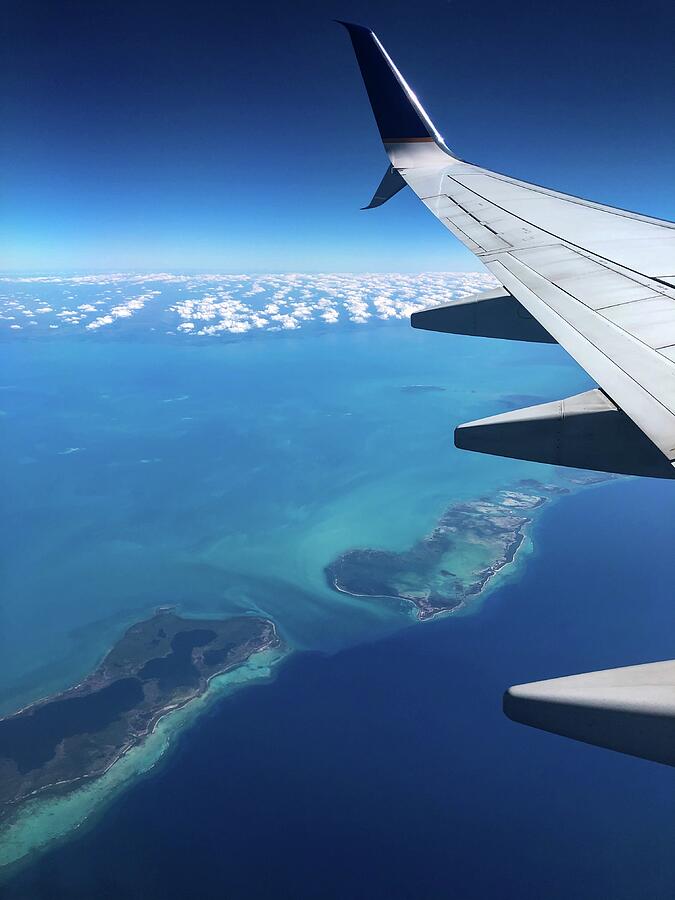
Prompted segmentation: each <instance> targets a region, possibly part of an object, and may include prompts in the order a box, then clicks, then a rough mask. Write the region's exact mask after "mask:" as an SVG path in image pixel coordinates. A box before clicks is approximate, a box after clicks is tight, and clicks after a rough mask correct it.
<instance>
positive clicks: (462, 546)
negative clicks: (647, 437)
mask: <svg viewBox="0 0 675 900" xmlns="http://www.w3.org/2000/svg"><path fill="white" fill-rule="evenodd" d="M582 477H583V476H582ZM568 492H569V491H568V489H567V488H566V487H561V486H558V485H555V484H543V483H540V482H538V481H535V480H534V479H525V480H522V481H520V482H518V483H517V485H515V486H514V487H513V488H512V489H509V490H501V491H498V492H497V493H496V494H495V495H494V496H493V497H481V498H480V499H477V500H469V501H464V502H459V503H453V504H452V505H451V506H449V507H448V508H447V509H446V510H445V512H444V513H443V514H442V516H441V517H440V519H439V521H438V524H437V525H436V527H435V528H434V529H433V531H432V532H431V533H430V534H428V535H426V536H425V537H423V538H421V539H420V540H419V541H417V542H416V543H415V544H414V545H413V546H412V547H410V548H409V549H407V550H403V551H401V552H395V551H391V550H380V549H373V548H366V549H353V550H347V551H346V552H345V553H342V554H341V555H340V556H339V557H338V558H337V559H336V560H334V561H333V562H331V563H330V564H329V565H328V566H327V567H326V569H325V574H326V578H327V580H328V583H329V584H330V586H331V587H332V588H334V589H335V590H337V591H341V592H343V593H347V594H351V595H352V596H354V597H378V598H383V599H394V600H397V601H403V602H404V603H406V604H407V605H410V604H412V606H413V608H414V611H415V614H416V616H417V618H418V619H420V620H424V619H430V618H432V617H433V616H436V615H439V614H440V613H448V612H451V611H452V610H455V609H457V608H458V607H460V606H462V605H464V604H466V602H467V601H468V600H469V599H470V598H473V597H476V596H477V595H478V594H480V593H481V592H482V591H483V590H484V589H485V587H486V586H487V584H488V583H489V582H490V580H491V579H492V578H493V577H494V576H495V575H496V574H497V572H499V571H500V570H501V569H503V568H504V567H505V566H508V565H509V564H510V563H512V562H513V560H514V559H515V556H516V553H517V552H518V549H519V548H520V547H521V545H522V543H523V540H524V539H525V533H526V530H527V528H528V526H529V525H530V523H531V522H532V520H533V517H534V513H535V510H537V509H539V508H540V507H541V506H543V504H544V503H546V502H547V500H549V499H550V498H551V497H552V496H554V495H559V494H565V493H568Z"/></svg>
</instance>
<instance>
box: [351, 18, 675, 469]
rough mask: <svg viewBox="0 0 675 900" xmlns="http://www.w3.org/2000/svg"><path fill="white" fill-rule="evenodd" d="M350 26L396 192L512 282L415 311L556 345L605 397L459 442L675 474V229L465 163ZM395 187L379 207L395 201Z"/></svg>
mask: <svg viewBox="0 0 675 900" xmlns="http://www.w3.org/2000/svg"><path fill="white" fill-rule="evenodd" d="M342 24H345V27H346V28H347V30H348V31H349V34H350V37H351V39H352V43H353V45H354V49H355V52H356V56H357V60H358V63H359V66H360V69H361V73H362V75H363V79H364V82H365V84H366V88H367V91H368V96H369V98H370V102H371V106H372V108H373V112H374V114H375V119H376V121H377V124H378V127H379V129H380V134H381V137H382V140H383V143H384V146H385V149H386V151H387V154H388V156H389V159H390V161H391V166H390V169H389V170H388V173H387V174H388V176H389V179H388V180H389V183H393V186H394V188H395V189H396V190H398V189H399V188H400V186H401V185H400V184H399V183H397V182H394V181H393V173H396V174H397V175H398V176H399V181H400V179H402V180H403V181H404V182H405V183H406V184H407V185H409V186H410V187H411V188H412V190H413V191H414V192H415V193H416V194H417V196H418V197H419V198H420V200H421V201H422V202H423V203H424V204H425V206H427V208H428V209H429V210H430V211H431V212H432V213H433V214H434V215H435V216H436V218H437V219H439V220H440V221H441V223H442V224H443V225H445V227H446V228H448V229H449V231H451V232H452V233H453V234H454V235H455V236H456V237H457V238H458V239H459V240H460V241H461V242H462V243H463V244H464V245H465V246H466V247H468V248H469V249H470V250H471V251H472V252H473V253H475V255H476V256H477V257H478V258H479V259H480V260H481V262H482V263H484V264H485V266H486V267H487V268H488V269H489V270H490V271H491V272H492V274H493V275H494V276H495V278H496V279H497V280H498V281H499V282H500V284H502V285H503V290H502V291H501V294H497V295H493V296H491V297H490V298H488V299H489V301H490V302H486V299H485V298H484V297H483V295H481V296H479V297H476V298H474V299H473V300H472V301H471V303H469V304H467V302H466V301H464V302H463V303H462V304H461V305H460V304H454V303H453V304H450V305H449V306H447V307H442V308H440V309H436V310H429V311H425V312H420V313H416V314H414V315H413V317H412V324H413V325H414V326H415V327H418V328H431V329H433V330H438V331H451V332H456V333H465V334H466V333H470V334H485V335H490V336H498V337H507V338H512V339H516V340H518V339H520V340H533V339H534V340H542V339H543V340H548V341H554V342H557V343H559V344H560V345H561V346H562V347H563V348H564V349H565V350H566V351H567V352H568V353H569V354H570V355H571V356H572V357H573V358H574V359H575V360H576V361H577V362H578V363H579V364H580V365H581V366H582V367H583V368H584V369H585V370H586V371H587V372H588V373H589V375H591V377H592V378H593V379H594V380H595V381H596V382H597V383H598V385H599V388H600V390H599V391H591V392H588V393H587V394H585V395H581V397H577V398H571V399H570V400H565V401H556V402H555V403H554V404H544V405H542V406H540V407H536V408H530V409H528V410H523V411H517V412H515V413H509V414H507V415H506V416H504V415H501V416H498V417H494V419H486V420H482V421H481V422H478V423H469V424H468V425H465V426H460V427H459V428H458V429H457V432H456V443H457V444H458V446H461V447H466V448H468V449H472V450H478V451H483V452H489V453H495V454H500V455H505V456H517V457H522V458H526V459H536V460H540V461H544V462H552V463H556V464H560V465H573V466H575V467H579V468H591V469H603V470H606V471H618V472H624V473H634V474H647V475H654V476H658V477H665V478H672V477H674V476H675V472H674V471H673V463H674V462H675V224H673V223H671V222H665V221H661V220H659V219H654V218H650V217H648V216H641V215H638V214H636V213H631V212H626V211H624V210H621V209H614V208H612V207H608V206H603V205H601V204H599V203H593V202H591V201H588V200H582V199H579V198H577V197H572V196H569V195H567V194H561V193H559V192H557V191H552V190H548V189H546V188H543V187H539V186H538V185H533V184H528V183H527V182H523V181H517V180H516V179H514V178H509V177H507V176H505V175H501V174H499V173H497V172H491V171H489V170H487V169H483V168H481V167H479V166H475V165H472V164H470V163H467V162H464V161H463V160H461V159H459V158H458V157H457V156H455V155H454V154H453V153H452V152H451V151H450V150H449V149H448V147H447V146H446V145H445V142H444V141H443V138H442V137H441V136H440V134H439V133H438V131H437V130H436V129H435V127H434V126H433V124H432V123H431V120H430V119H429V117H428V116H427V114H426V113H425V112H424V110H423V109H422V107H421V105H420V103H419V101H418V100H417V98H416V96H415V95H414V93H413V92H412V91H411V89H410V88H409V87H408V85H407V84H406V82H405V80H404V79H403V76H402V75H401V74H400V72H399V71H398V69H397V68H396V66H395V65H394V63H393V62H392V60H391V58H390V57H389V56H388V54H387V53H386V51H385V49H384V48H383V46H382V44H381V43H380V42H379V40H378V39H377V37H376V36H375V35H374V34H373V33H372V32H371V31H369V30H368V29H367V28H363V27H361V26H358V25H352V24H349V23H342ZM386 182H387V177H386V176H385V179H383V182H382V185H381V186H380V188H379V189H378V194H377V201H378V202H377V205H380V204H381V203H384V202H385V200H386V199H388V196H387V191H386V187H387V184H386ZM395 192H396V191H395V190H393V188H392V193H390V194H389V196H393V193H395ZM371 205H372V204H371ZM467 306H471V307H473V308H470V309H467ZM531 317H532V318H534V319H535V320H536V321H537V322H538V323H539V325H540V326H541V327H540V328H539V329H538V331H539V334H540V337H538V338H533V337H531V336H530V337H525V336H523V334H525V333H531V332H532V329H533V324H532V322H531V321H530V319H531ZM507 320H509V321H510V322H511V324H510V325H509V324H508V322H507ZM499 323H501V325H500V324H499ZM566 406H567V409H566ZM566 419H568V420H569V421H568V422H567V424H565V420H566ZM617 435H620V436H621V437H622V441H621V446H617ZM556 448H557V449H556Z"/></svg>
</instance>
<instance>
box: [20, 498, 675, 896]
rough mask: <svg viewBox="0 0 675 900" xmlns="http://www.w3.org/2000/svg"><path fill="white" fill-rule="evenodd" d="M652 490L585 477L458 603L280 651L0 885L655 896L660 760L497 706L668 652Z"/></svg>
mask: <svg viewBox="0 0 675 900" xmlns="http://www.w3.org/2000/svg"><path fill="white" fill-rule="evenodd" d="M674 504H675V490H674V489H673V486H672V485H669V484H668V485H663V484H660V483H658V482H647V481H642V482H638V481H633V482H628V481H626V482H622V483H620V484H613V485H611V486H608V487H603V488H599V489H591V490H587V491H585V492H582V493H581V494H578V495H577V496H575V497H572V498H570V499H567V500H564V501H562V502H561V503H559V504H558V505H557V506H556V507H554V508H552V509H551V510H550V511H549V512H547V513H546V514H545V516H544V518H543V519H542V521H541V523H540V525H539V526H538V530H537V534H536V545H537V551H536V554H535V556H534V557H533V558H532V559H531V560H530V562H529V563H528V566H527V567H526V570H525V571H524V572H523V574H522V577H521V578H520V579H519V580H518V581H517V582H516V581H514V582H512V583H510V584H507V585H506V586H504V587H503V588H501V589H500V590H499V591H498V592H496V593H495V594H494V595H493V596H492V597H491V598H490V600H489V603H488V604H486V606H485V608H484V610H483V611H482V612H481V613H480V614H479V615H475V616H472V617H467V618H462V619H460V618H455V619H452V618H450V619H446V620H445V621H439V622H436V623H432V624H428V625H423V626H414V627H411V628H410V629H408V630H406V631H404V632H402V633H399V634H398V635H396V636H395V637H392V638H387V639H386V640H382V641H380V642H378V643H373V644H363V645H361V646H358V647H356V648H352V649H350V650H345V651H342V652H340V653H337V654H335V655H333V656H325V655H319V654H298V655H296V656H295V657H294V658H293V659H292V660H291V661H290V662H288V663H287V664H286V665H285V666H284V667H283V668H282V669H281V670H280V671H279V674H278V676H277V679H276V680H275V681H274V682H273V683H271V684H267V685H261V686H256V687H253V688H250V689H247V690H246V691H242V692H240V693H238V694H236V695H234V696H232V697H230V698H228V699H226V700H224V701H223V702H221V703H219V704H218V705H217V706H216V707H215V708H214V709H213V710H212V711H211V712H210V713H209V714H206V715H205V716H204V717H202V718H201V719H200V720H199V721H198V722H197V724H196V725H195V726H194V727H193V728H192V729H191V730H190V731H188V732H186V733H185V734H184V735H183V737H182V739H181V740H180V742H179V745H178V747H177V749H176V750H175V751H174V752H173V753H172V754H170V755H169V757H168V758H167V759H166V761H165V762H164V764H163V765H162V766H161V768H160V769H159V770H157V771H156V772H154V773H153V774H152V775H150V776H148V777H146V778H145V779H142V780H141V781H140V782H139V783H137V785H136V786H135V787H134V788H133V789H131V790H130V791H128V792H127V793H126V794H124V795H123V796H122V797H121V798H120V799H119V800H118V801H116V803H115V805H114V806H113V807H112V808H111V809H110V810H109V811H108V812H107V814H106V815H105V816H103V817H102V818H101V819H100V822H99V823H98V824H97V825H96V826H95V827H93V828H91V829H90V830H89V831H87V832H84V833H83V834H82V835H81V836H80V837H78V838H76V839H74V840H70V841H68V842H67V843H65V844H63V845H62V846H61V847H58V848H56V849H54V850H52V851H51V852H49V853H47V854H45V855H44V856H42V857H40V858H38V859H37V860H36V862H35V863H34V864H33V865H32V866H31V867H30V868H28V869H26V870H24V871H23V873H21V874H19V875H18V876H17V877H16V879H15V880H14V882H13V883H12V884H10V885H8V886H6V888H5V894H4V896H6V897H7V898H43V897H44V898H50V900H57V898H61V897H64V898H65V897H68V898H85V897H86V898H91V897H97V898H104V897H115V898H118V897H130V898H136V897H137V898H141V897H142V898H179V897H180V898H186V897H190V898H200V900H207V898H254V897H274V898H277V900H278V898H294V900H296V898H347V897H348V898H371V900H373V898H389V900H394V898H415V900H416V898H437V897H443V898H445V897H452V898H461V900H472V898H494V897H498V898H518V900H523V898H550V900H556V898H561V900H562V898H565V900H569V898H612V900H623V898H625V900H635V898H671V897H673V896H675V854H674V853H673V848H674V847H675V772H674V771H673V770H671V769H668V768H665V767H660V766H657V765H653V764H649V763H646V762H643V761H640V760H634V759H630V758H627V757H623V756H621V755H618V754H613V753H610V752H607V751H602V750H599V749H597V748H592V747H585V746H583V745H581V744H577V743H575V742H572V741H567V740H565V739H563V738H559V737H555V736H552V735H546V734H542V733H539V732H536V731H533V730H530V729H527V728H524V727H522V726H518V725H515V724H514V723H512V722H509V721H508V720H507V719H506V718H505V717H504V716H503V715H502V713H501V709H500V704H501V694H502V691H503V689H504V688H505V687H506V686H508V685H509V684H512V683H514V682H519V681H527V680H534V679H536V678H542V677H548V676H555V675H559V674H566V673H569V672H574V671H583V670H588V669H592V668H603V667H606V666H615V665H622V664H629V663H639V662H646V661H650V660H654V659H659V658H666V657H672V656H673V651H674V650H675V646H674V645H675V604H674V603H673V597H672V591H673V581H672V563H671V559H672V541H673V505H674Z"/></svg>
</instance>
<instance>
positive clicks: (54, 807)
mask: <svg viewBox="0 0 675 900" xmlns="http://www.w3.org/2000/svg"><path fill="white" fill-rule="evenodd" d="M274 634H275V635H276V636H277V639H278V643H277V644H276V646H267V647H265V648H261V649H260V650H257V651H256V652H254V653H253V654H251V656H250V657H249V658H248V659H247V660H246V661H245V662H244V663H242V664H239V665H235V666H230V667H228V668H227V669H225V670H222V671H221V672H218V673H214V674H213V675H211V676H210V677H209V678H208V680H207V685H206V688H205V689H204V690H203V691H202V692H201V693H199V694H198V695H196V696H194V697H192V698H190V699H188V700H187V701H186V702H184V703H182V704H180V705H175V706H173V707H172V708H167V709H164V710H162V711H160V712H159V713H158V715H157V716H156V717H153V718H154V721H153V725H152V728H151V730H148V732H147V733H146V734H144V735H143V736H142V737H141V738H140V739H139V740H137V741H135V742H130V743H129V744H128V745H127V746H126V747H125V748H124V750H123V751H122V752H121V753H120V754H119V755H118V756H117V757H116V759H115V760H114V762H112V763H111V764H110V765H108V766H107V768H106V769H105V771H104V772H102V773H100V774H97V775H95V776H83V777H82V778H81V779H79V782H80V783H78V784H77V785H76V786H74V787H73V786H72V785H71V786H70V789H69V790H68V791H67V792H65V793H59V791H58V790H57V791H56V792H51V793H49V792H47V793H45V792H43V791H40V792H39V793H37V794H35V795H33V796H29V797H28V798H26V799H25V800H24V801H22V803H21V805H20V807H19V808H18V809H16V810H15V811H14V812H13V813H11V814H10V816H9V817H8V819H7V820H6V821H5V822H4V823H3V824H2V826H0V884H1V883H2V882H3V881H5V880H7V879H8V878H10V877H11V876H12V875H13V874H15V872H16V871H17V869H18V868H19V867H22V866H24V865H27V864H30V862H31V861H32V859H33V858H34V857H35V856H36V855H37V854H39V853H40V852H42V851H43V850H44V849H46V847H47V846H53V844H54V843H56V842H58V841H60V840H67V839H69V838H70V837H72V835H73V833H74V832H76V831H78V830H79V829H82V828H84V827H87V826H90V825H92V824H94V822H95V821H96V819H97V818H98V816H100V815H102V814H103V813H104V812H105V809H106V808H107V806H108V805H109V804H110V803H111V802H112V801H113V800H114V799H115V797H117V796H118V795H119V794H120V793H121V792H122V791H123V790H125V789H126V788H127V787H128V786H129V785H130V783H132V782H133V781H134V780H135V779H136V778H138V777H142V776H143V775H145V774H147V773H148V772H150V771H152V770H154V769H156V767H157V766H158V765H160V764H161V762H162V760H163V759H164V758H165V756H166V754H167V753H168V752H169V751H170V750H171V748H172V747H173V746H174V745H175V743H176V741H177V740H178V739H180V736H181V734H182V733H183V732H184V731H185V730H186V729H187V728H189V727H190V726H191V725H192V724H193V723H194V722H195V721H196V720H197V719H198V717H199V716H200V715H201V714H202V713H203V712H204V710H206V709H207V708H210V707H211V706H212V705H214V704H215V703H217V702H218V701H219V700H220V699H223V698H224V697H226V696H228V695H229V694H231V693H233V692H234V691H236V690H239V689H241V688H244V687H246V686H248V685H249V684H252V683H257V682H264V681H268V680H270V679H272V678H273V677H274V675H275V671H276V668H277V667H278V666H279V665H280V664H281V663H282V662H283V661H284V660H286V659H287V658H288V657H289V656H290V654H291V652H292V650H291V648H290V647H289V646H288V645H287V644H285V643H284V642H282V641H281V640H280V639H279V638H278V631H277V628H276V625H274Z"/></svg>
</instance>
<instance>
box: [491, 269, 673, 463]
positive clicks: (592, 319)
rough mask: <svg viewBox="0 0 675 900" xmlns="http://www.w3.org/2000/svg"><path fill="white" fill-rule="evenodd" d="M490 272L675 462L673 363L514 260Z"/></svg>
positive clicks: (669, 458)
mask: <svg viewBox="0 0 675 900" xmlns="http://www.w3.org/2000/svg"><path fill="white" fill-rule="evenodd" d="M488 267H489V268H490V270H491V271H492V272H494V274H495V275H496V276H497V278H499V280H500V281H501V282H502V284H503V285H504V286H505V287H506V289H507V290H508V291H509V292H510V293H511V294H513V296H514V297H516V298H517V299H518V300H519V301H520V302H521V303H522V304H523V306H524V307H525V308H526V309H527V310H528V312H530V313H531V314H532V315H533V316H534V317H535V318H536V319H538V320H539V322H540V323H541V324H542V325H543V327H544V328H545V329H546V330H547V331H548V332H549V333H550V334H552V335H553V337H554V338H555V339H556V340H557V341H558V343H559V344H560V345H561V346H562V347H564V348H565V350H567V352H568V353H569V354H570V356H572V357H573V358H574V359H575V360H576V361H577V362H578V363H579V365H581V366H582V367H583V368H584V369H586V371H587V372H588V373H589V375H590V376H591V377H592V378H594V379H595V380H596V381H597V382H598V384H599V385H600V386H601V387H602V388H604V390H605V391H606V393H607V394H608V395H609V396H610V397H611V398H612V400H614V402H615V403H616V404H617V405H618V406H619V407H620V408H621V409H623V410H624V412H626V413H627V415H629V416H630V417H631V419H632V420H633V421H634V422H635V424H636V425H637V426H638V427H639V428H641V429H642V430H643V431H644V432H645V434H647V436H648V437H649V438H650V439H651V440H652V441H653V442H654V443H655V444H656V446H657V447H658V448H659V450H661V452H662V453H663V454H664V455H665V456H666V458H667V459H668V460H670V461H672V460H673V459H675V415H674V414H673V412H672V410H673V409H675V367H674V366H673V364H672V363H671V362H669V361H668V360H666V359H665V358H664V357H663V356H661V355H660V354H658V353H656V352H655V351H654V350H652V349H651V348H649V347H647V346H646V345H645V344H643V343H641V342H640V341H638V340H636V339H635V338H633V337H631V335H629V334H628V333H627V332H625V331H622V330H621V329H620V328H618V327H617V326H615V325H613V324H612V323H611V322H609V321H607V320H606V319H604V318H603V317H602V316H599V315H598V314H597V313H595V312H593V311H592V310H590V309H589V308H588V307H586V306H584V305H583V304H582V303H580V302H579V301H575V300H574V299H573V298H571V297H570V296H569V295H568V294H565V293H564V292H563V291H562V290H561V289H560V288H558V287H556V286H555V285H553V284H551V282H549V281H547V280H546V279H545V278H544V277H543V276H541V275H538V274H537V273H536V272H534V271H533V270H532V269H528V268H527V266H525V265H524V264H523V263H521V262H519V261H518V260H517V259H515V258H514V257H513V256H510V255H508V254H504V256H503V257H502V258H501V259H500V260H499V261H497V260H495V261H493V262H491V263H488ZM619 360H620V362H619Z"/></svg>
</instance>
